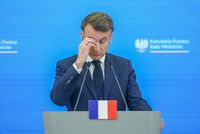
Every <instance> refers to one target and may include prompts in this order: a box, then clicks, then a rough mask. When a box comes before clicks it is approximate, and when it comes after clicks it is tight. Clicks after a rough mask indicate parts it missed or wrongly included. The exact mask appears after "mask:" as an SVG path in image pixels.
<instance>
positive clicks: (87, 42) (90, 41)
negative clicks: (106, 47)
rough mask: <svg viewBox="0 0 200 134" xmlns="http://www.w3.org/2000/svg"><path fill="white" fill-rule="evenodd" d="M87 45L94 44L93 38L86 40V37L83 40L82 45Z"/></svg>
mask: <svg viewBox="0 0 200 134" xmlns="http://www.w3.org/2000/svg"><path fill="white" fill-rule="evenodd" d="M89 43H92V44H94V45H95V44H96V40H95V39H93V38H88V37H86V38H85V39H84V44H85V45H88V44H89Z"/></svg>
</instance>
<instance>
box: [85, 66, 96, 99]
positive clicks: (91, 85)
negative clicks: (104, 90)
mask: <svg viewBox="0 0 200 134" xmlns="http://www.w3.org/2000/svg"><path fill="white" fill-rule="evenodd" d="M85 68H86V67H85ZM85 71H86V69H85ZM84 74H85V72H84ZM85 83H86V86H87V88H88V89H89V91H90V93H91V94H92V96H93V97H94V99H95V100H97V93H96V90H95V86H94V83H93V80H92V77H91V74H90V71H89V70H88V73H87V76H86V80H85Z"/></svg>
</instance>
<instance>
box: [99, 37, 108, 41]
mask: <svg viewBox="0 0 200 134" xmlns="http://www.w3.org/2000/svg"><path fill="white" fill-rule="evenodd" d="M105 39H106V40H107V37H103V38H101V39H100V40H99V41H103V40H105Z"/></svg>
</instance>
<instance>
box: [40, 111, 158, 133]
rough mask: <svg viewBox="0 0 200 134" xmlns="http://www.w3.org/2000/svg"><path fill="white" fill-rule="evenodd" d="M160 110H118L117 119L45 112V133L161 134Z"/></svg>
mask: <svg viewBox="0 0 200 134" xmlns="http://www.w3.org/2000/svg"><path fill="white" fill-rule="evenodd" d="M160 119H161V113H160V112H152V111H118V112H117V120H89V112H87V111H84V112H81V111H77V112H44V113H43V120H44V128H45V134H160Z"/></svg>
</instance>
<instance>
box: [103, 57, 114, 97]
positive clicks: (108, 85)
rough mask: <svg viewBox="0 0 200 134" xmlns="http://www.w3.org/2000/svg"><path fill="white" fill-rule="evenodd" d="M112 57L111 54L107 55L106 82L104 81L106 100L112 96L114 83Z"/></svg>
mask: <svg viewBox="0 0 200 134" xmlns="http://www.w3.org/2000/svg"><path fill="white" fill-rule="evenodd" d="M110 61H111V57H110V55H109V54H106V59H105V81H104V99H105V100H107V99H108V97H109V94H110V90H111V87H112V84H113V81H114V76H113V73H112V69H111V67H110Z"/></svg>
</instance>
